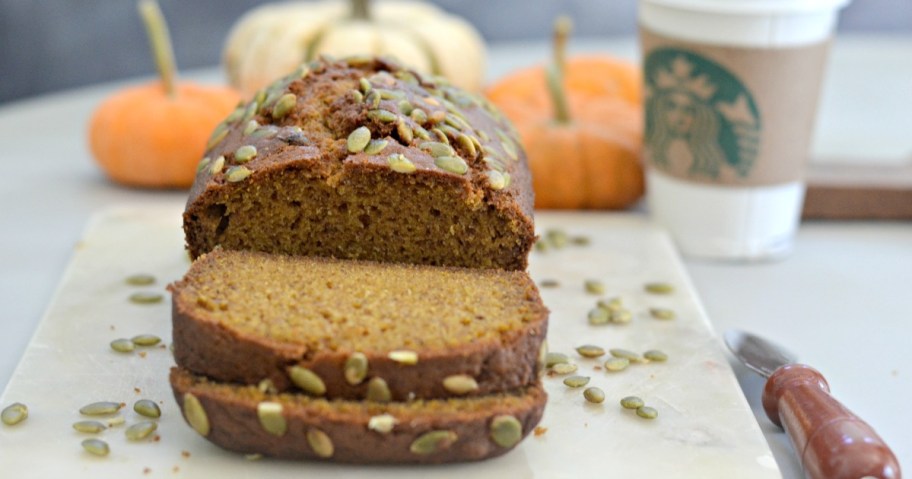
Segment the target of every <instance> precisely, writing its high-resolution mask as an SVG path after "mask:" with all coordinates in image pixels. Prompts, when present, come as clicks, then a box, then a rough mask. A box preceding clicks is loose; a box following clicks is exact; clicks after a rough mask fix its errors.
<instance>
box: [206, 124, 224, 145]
mask: <svg viewBox="0 0 912 479" xmlns="http://www.w3.org/2000/svg"><path fill="white" fill-rule="evenodd" d="M226 136H228V125H226V124H225V123H219V124H218V126H216V127H215V130H213V131H212V135H210V136H209V141H207V142H206V150H207V151H208V150H211V149H212V147H214V146H215V145H218V144H219V143H221V141H222V140H224V139H225V137H226Z"/></svg>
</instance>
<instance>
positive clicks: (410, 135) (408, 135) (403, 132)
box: [396, 118, 415, 144]
mask: <svg viewBox="0 0 912 479" xmlns="http://www.w3.org/2000/svg"><path fill="white" fill-rule="evenodd" d="M396 133H398V134H399V139H400V140H402V141H403V142H404V143H406V144H409V143H411V142H412V140H413V139H414V138H415V135H414V132H413V131H412V129H411V127H409V126H408V124H406V123H405V120H403V119H402V118H399V122H398V123H396Z"/></svg>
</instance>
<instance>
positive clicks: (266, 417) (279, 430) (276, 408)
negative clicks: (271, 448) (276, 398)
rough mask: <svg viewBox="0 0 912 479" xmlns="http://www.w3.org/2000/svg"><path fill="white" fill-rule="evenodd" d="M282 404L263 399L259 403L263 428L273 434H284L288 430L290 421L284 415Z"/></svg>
mask: <svg viewBox="0 0 912 479" xmlns="http://www.w3.org/2000/svg"><path fill="white" fill-rule="evenodd" d="M282 409H283V408H282V405H281V404H279V403H277V402H268V401H263V402H261V403H259V404H257V417H258V418H259V419H260V426H263V430H265V431H266V432H268V433H269V434H272V435H273V436H280V437H281V436H284V435H285V432H286V431H288V423H287V422H286V421H285V416H282Z"/></svg>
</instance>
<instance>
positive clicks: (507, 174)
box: [503, 172, 512, 188]
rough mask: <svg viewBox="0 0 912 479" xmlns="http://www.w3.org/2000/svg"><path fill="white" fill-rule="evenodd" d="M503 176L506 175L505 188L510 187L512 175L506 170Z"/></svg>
mask: <svg viewBox="0 0 912 479" xmlns="http://www.w3.org/2000/svg"><path fill="white" fill-rule="evenodd" d="M503 177H504V188H509V187H510V181H511V180H512V177H511V176H510V174H509V173H507V172H504V173H503Z"/></svg>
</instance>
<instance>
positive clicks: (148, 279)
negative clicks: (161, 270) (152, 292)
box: [126, 273, 155, 286]
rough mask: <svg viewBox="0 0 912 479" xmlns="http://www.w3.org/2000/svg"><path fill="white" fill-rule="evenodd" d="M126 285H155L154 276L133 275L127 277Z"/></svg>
mask: <svg viewBox="0 0 912 479" xmlns="http://www.w3.org/2000/svg"><path fill="white" fill-rule="evenodd" d="M126 281H127V284H129V285H130V286H149V285H150V284H155V276H152V275H151V274H142V273H141V274H134V275H131V276H127V279H126Z"/></svg>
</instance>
